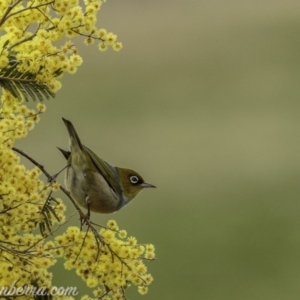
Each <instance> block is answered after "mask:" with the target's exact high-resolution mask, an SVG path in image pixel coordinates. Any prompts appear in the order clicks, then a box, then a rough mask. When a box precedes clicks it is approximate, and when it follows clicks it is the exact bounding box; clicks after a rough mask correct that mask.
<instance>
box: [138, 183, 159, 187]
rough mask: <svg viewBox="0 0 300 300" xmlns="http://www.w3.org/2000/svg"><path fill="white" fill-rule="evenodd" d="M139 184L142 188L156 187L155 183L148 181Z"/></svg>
mask: <svg viewBox="0 0 300 300" xmlns="http://www.w3.org/2000/svg"><path fill="white" fill-rule="evenodd" d="M141 186H142V187H143V188H156V186H155V185H153V184H150V183H146V182H144V183H142V184H141Z"/></svg>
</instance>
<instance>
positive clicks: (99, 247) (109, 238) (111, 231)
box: [54, 220, 155, 300]
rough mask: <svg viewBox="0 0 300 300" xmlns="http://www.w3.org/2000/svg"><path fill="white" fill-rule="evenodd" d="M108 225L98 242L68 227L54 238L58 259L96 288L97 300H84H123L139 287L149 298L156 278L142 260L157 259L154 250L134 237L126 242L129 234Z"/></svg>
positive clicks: (85, 298)
mask: <svg viewBox="0 0 300 300" xmlns="http://www.w3.org/2000/svg"><path fill="white" fill-rule="evenodd" d="M107 225H108V227H107V228H102V229H101V230H100V236H101V240H100V241H99V240H98V242H97V240H96V237H95V235H94V234H93V233H92V232H90V231H88V232H83V231H80V230H79V228H78V227H69V228H68V229H67V231H66V232H65V233H64V234H63V235H61V236H58V237H56V238H55V241H56V243H57V249H56V250H55V251H54V254H55V256H56V257H60V256H62V257H64V258H65V264H64V266H65V268H66V269H67V270H71V269H76V273H77V275H78V276H80V277H81V278H82V279H83V280H84V281H85V282H86V284H87V286H88V287H90V288H96V290H94V296H95V298H91V297H88V296H84V297H83V298H82V299H84V300H87V299H89V300H92V299H99V298H100V297H103V298H101V299H113V300H120V299H123V298H124V290H125V289H127V288H128V287H129V286H130V285H136V286H138V291H139V292H140V293H141V294H146V293H147V291H148V285H149V284H150V283H151V282H152V281H153V277H152V276H151V275H150V274H149V273H147V267H146V266H145V264H144V262H143V260H145V259H147V260H153V259H154V258H155V253H154V251H155V249H154V246H153V245H151V244H148V245H140V244H138V243H137V240H136V239H135V238H134V237H128V238H127V233H126V231H125V230H119V229H118V226H117V224H116V222H115V221H114V220H111V221H109V222H108V224H107Z"/></svg>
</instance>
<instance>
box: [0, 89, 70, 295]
mask: <svg viewBox="0 0 300 300" xmlns="http://www.w3.org/2000/svg"><path fill="white" fill-rule="evenodd" d="M1 101H2V105H1V107H0V113H1V116H2V117H1V118H0V165H1V168H0V250H1V251H0V265H1V275H0V287H10V286H11V285H12V284H14V283H15V286H16V287H22V286H24V285H30V284H31V283H32V282H37V284H38V285H39V286H44V287H51V279H52V274H51V273H50V272H49V271H48V268H49V267H50V266H52V265H53V264H54V263H55V261H56V259H55V257H54V256H53V255H49V253H50V249H52V248H53V247H54V244H53V242H47V243H46V242H45V238H44V237H42V236H41V235H39V234H33V231H34V230H36V229H37V228H39V225H40V224H41V223H43V222H45V215H44V214H43V208H44V207H45V205H46V202H47V203H48V201H50V199H49V195H50V193H51V192H52V191H54V190H56V189H57V186H56V185H55V184H54V185H52V184H45V183H44V182H43V181H41V180H40V179H39V177H40V173H41V171H40V170H39V169H38V168H37V167H34V168H32V169H30V170H28V169H26V168H25V166H24V165H22V164H20V158H19V156H17V155H16V153H14V152H13V150H12V146H13V144H14V142H15V140H16V139H18V138H22V137H24V136H26V135H27V133H28V130H30V129H32V128H33V127H34V125H35V124H36V122H38V121H39V114H40V113H42V112H43V111H45V105H44V104H41V103H39V104H38V105H37V110H32V109H29V108H27V106H25V105H23V104H22V101H20V100H17V99H15V98H13V97H12V96H11V94H10V93H8V92H5V91H3V95H2V98H1ZM49 205H51V209H52V210H53V211H55V215H56V216H54V215H53V214H48V215H47V222H48V224H52V225H53V224H55V223H58V222H59V221H60V222H63V221H64V220H65V215H64V212H65V205H64V204H63V203H62V201H61V200H60V199H55V202H53V203H51V204H49ZM57 219H58V220H59V221H58V220H57ZM44 234H45V235H46V234H49V233H46V232H44ZM18 299H19V298H18ZM20 299H31V298H30V297H29V296H23V297H20Z"/></svg>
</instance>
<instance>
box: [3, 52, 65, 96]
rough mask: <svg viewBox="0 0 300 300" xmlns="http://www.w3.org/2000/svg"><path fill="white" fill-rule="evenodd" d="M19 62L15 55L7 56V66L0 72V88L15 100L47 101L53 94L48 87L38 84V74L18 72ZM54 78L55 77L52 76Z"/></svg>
mask: <svg viewBox="0 0 300 300" xmlns="http://www.w3.org/2000/svg"><path fill="white" fill-rule="evenodd" d="M18 64H19V62H18V61H17V59H16V57H15V54H14V53H13V54H11V55H10V56H9V64H8V65H7V66H6V67H5V68H4V69H2V70H0V86H1V87H2V88H4V89H5V90H7V91H9V92H10V93H11V94H12V95H13V96H14V97H15V98H18V99H21V98H22V97H24V99H25V100H26V101H29V99H32V100H33V101H36V100H37V99H38V100H39V101H43V99H44V98H46V99H49V98H50V97H52V98H53V97H54V96H55V94H54V93H53V92H51V91H50V89H49V87H48V86H47V85H46V84H44V83H41V82H38V81H37V79H36V77H37V75H38V74H39V72H37V73H35V74H34V73H30V72H25V73H21V72H19V71H18V69H17V67H18ZM59 73H60V72H59ZM54 76H57V75H56V74H54Z"/></svg>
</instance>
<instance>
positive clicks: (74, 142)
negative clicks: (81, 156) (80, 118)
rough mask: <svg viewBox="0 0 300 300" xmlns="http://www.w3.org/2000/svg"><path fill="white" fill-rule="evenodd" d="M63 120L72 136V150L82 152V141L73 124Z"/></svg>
mask: <svg viewBox="0 0 300 300" xmlns="http://www.w3.org/2000/svg"><path fill="white" fill-rule="evenodd" d="M62 119H63V121H64V123H65V125H66V127H67V129H68V132H69V135H70V141H71V148H80V150H82V149H83V146H82V144H81V141H80V139H79V137H78V134H77V132H76V130H75V128H74V126H73V124H72V123H71V122H70V121H68V120H66V119H64V118H62ZM74 150H75V149H74ZM63 154H64V153H63ZM64 156H65V154H64Z"/></svg>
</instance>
